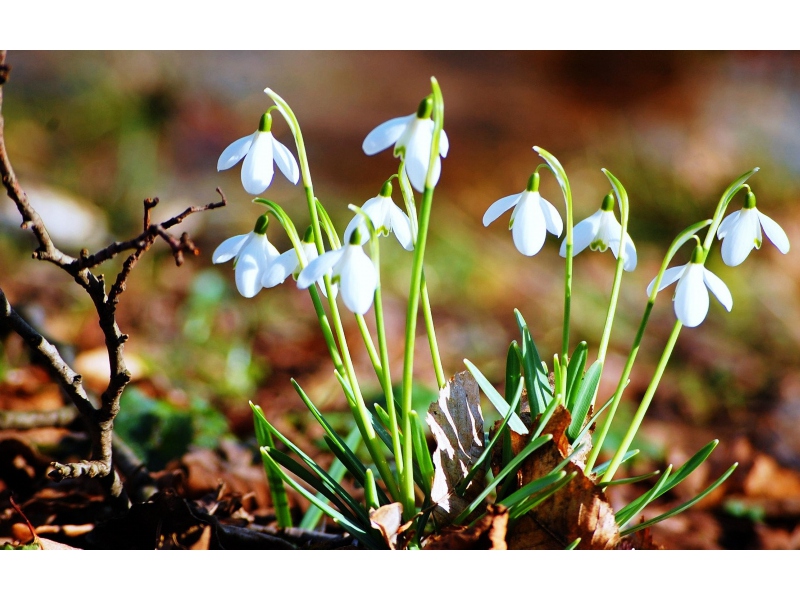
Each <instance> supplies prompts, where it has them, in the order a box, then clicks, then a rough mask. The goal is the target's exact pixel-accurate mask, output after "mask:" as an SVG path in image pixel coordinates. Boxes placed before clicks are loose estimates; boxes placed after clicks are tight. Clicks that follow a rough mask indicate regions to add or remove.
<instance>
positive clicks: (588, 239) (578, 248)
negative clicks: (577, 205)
mask: <svg viewBox="0 0 800 600" xmlns="http://www.w3.org/2000/svg"><path fill="white" fill-rule="evenodd" d="M601 212H602V211H597V212H596V213H594V214H593V215H592V216H591V217H587V218H586V219H584V220H583V221H581V222H580V223H578V224H577V225H575V227H574V228H573V229H572V254H573V255H575V254H578V253H580V252H583V251H584V250H586V248H588V247H589V244H591V243H592V242H593V241H594V238H595V237H596V236H597V231H598V229H599V228H600V217H601V216H602V215H601V214H600V213H601ZM559 254H560V255H561V256H562V257H565V256H566V255H567V240H566V239H565V240H564V241H563V242H562V243H561V250H560V251H559Z"/></svg>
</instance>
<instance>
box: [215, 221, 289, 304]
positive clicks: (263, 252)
mask: <svg viewBox="0 0 800 600" xmlns="http://www.w3.org/2000/svg"><path fill="white" fill-rule="evenodd" d="M268 223H269V219H268V218H267V216H266V215H261V216H260V217H258V220H257V221H256V225H255V227H254V228H253V231H251V232H250V233H247V234H244V235H236V236H234V237H232V238H229V239H227V240H225V241H224V242H222V243H221V244H220V245H219V246H217V249H216V250H214V255H213V257H212V259H211V260H212V261H213V262H214V264H219V263H224V262H227V261H229V260H230V259H232V258H235V260H234V263H233V267H234V269H235V271H236V289H237V290H239V293H240V294H241V295H242V296H244V297H245V298H252V297H253V296H255V295H256V294H257V293H258V292H260V291H261V288H262V287H264V284H263V283H262V280H263V278H264V274H265V273H266V272H267V271H268V270H269V268H270V266H271V265H272V263H273V262H274V261H275V260H276V259H277V258H278V256H280V253H279V252H278V250H277V249H276V248H275V246H273V245H272V244H271V243H270V242H269V240H268V239H267V224H268Z"/></svg>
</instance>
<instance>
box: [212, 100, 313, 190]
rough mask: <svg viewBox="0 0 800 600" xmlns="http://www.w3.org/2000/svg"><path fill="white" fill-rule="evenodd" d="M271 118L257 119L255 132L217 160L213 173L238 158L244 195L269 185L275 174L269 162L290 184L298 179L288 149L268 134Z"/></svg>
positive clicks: (297, 171)
mask: <svg viewBox="0 0 800 600" xmlns="http://www.w3.org/2000/svg"><path fill="white" fill-rule="evenodd" d="M271 129H272V117H271V116H270V114H269V113H268V112H266V113H264V114H263V115H262V116H261V122H260V123H259V125H258V130H257V131H256V132H255V133H254V134H252V135H248V136H245V137H243V138H240V139H238V140H236V141H235V142H233V143H232V144H231V145H230V146H228V147H227V148H225V150H223V151H222V154H220V157H219V160H218V161H217V171H223V170H225V169H230V168H231V167H232V166H234V165H235V164H236V163H238V162H239V161H240V160H242V158H244V164H243V165H242V185H243V186H244V189H245V191H246V192H247V193H248V194H253V195H254V196H255V195H258V194H261V193H262V192H263V191H264V190H266V189H267V188H268V187H269V184H270V183H272V176H273V175H274V174H275V168H274V166H273V163H275V164H277V165H278V168H279V169H280V170H281V172H282V173H283V174H284V175H286V178H287V179H288V180H289V181H291V182H292V183H294V184H297V181H298V180H299V179H300V169H299V168H298V166H297V161H296V160H295V159H294V156H292V153H291V152H289V149H288V148H287V147H286V146H284V145H283V144H281V143H280V142H279V141H278V140H276V139H275V138H274V137H273V135H272V131H271Z"/></svg>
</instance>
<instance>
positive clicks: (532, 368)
mask: <svg viewBox="0 0 800 600" xmlns="http://www.w3.org/2000/svg"><path fill="white" fill-rule="evenodd" d="M514 316H515V317H516V319H517V326H518V327H519V332H520V335H521V336H522V369H523V374H524V375H525V381H526V382H527V384H526V385H527V388H526V389H527V390H528V402H529V403H530V407H531V417H535V416H536V415H539V414H541V413H543V412H544V411H545V409H546V408H547V405H548V404H550V401H551V400H552V399H553V394H552V393H551V391H550V383H549V382H548V380H547V371H546V370H545V369H544V367H543V366H542V365H543V363H542V358H541V356H539V351H538V350H537V348H536V344H534V343H533V337H531V332H530V330H529V329H528V325H527V324H526V323H525V319H523V318H522V313H520V312H519V311H518V310H516V309H514Z"/></svg>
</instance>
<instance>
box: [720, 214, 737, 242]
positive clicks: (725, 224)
mask: <svg viewBox="0 0 800 600" xmlns="http://www.w3.org/2000/svg"><path fill="white" fill-rule="evenodd" d="M741 214H742V211H741V210H737V211H736V212H732V213H731V214H729V215H728V216H727V217H725V218H724V219H722V223H720V224H719V228H718V229H717V239H718V240H721V239H722V238H724V237H725V236H726V235H728V232H729V231H730V228H731V227H733V225H734V224H735V223H736V221H738V220H739V216H740V215H741Z"/></svg>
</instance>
